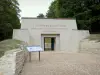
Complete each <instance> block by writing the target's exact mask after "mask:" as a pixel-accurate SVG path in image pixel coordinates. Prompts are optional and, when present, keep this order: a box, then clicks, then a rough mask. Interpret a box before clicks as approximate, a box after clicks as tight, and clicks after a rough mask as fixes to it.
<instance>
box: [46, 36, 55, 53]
mask: <svg viewBox="0 0 100 75" xmlns="http://www.w3.org/2000/svg"><path fill="white" fill-rule="evenodd" d="M45 43H49V44H50V45H51V46H49V47H48V48H47V47H46V44H45ZM54 49H55V37H44V50H45V51H54Z"/></svg>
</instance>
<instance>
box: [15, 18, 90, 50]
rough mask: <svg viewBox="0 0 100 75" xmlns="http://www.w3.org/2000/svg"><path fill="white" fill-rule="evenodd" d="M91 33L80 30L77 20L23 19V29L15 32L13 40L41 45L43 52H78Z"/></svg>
mask: <svg viewBox="0 0 100 75" xmlns="http://www.w3.org/2000/svg"><path fill="white" fill-rule="evenodd" d="M88 36H89V31H87V30H78V29H77V24H76V20H75V19H46V18H44V19H41V18H31V17H23V18H22V21H21V29H14V30H13V38H14V39H18V40H22V41H25V42H27V43H28V44H29V45H39V46H41V47H42V49H43V50H52V51H67V52H77V51H78V50H79V43H80V41H81V40H83V39H84V38H86V37H88Z"/></svg>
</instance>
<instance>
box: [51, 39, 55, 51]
mask: <svg viewBox="0 0 100 75" xmlns="http://www.w3.org/2000/svg"><path fill="white" fill-rule="evenodd" d="M54 48H55V38H51V50H54Z"/></svg>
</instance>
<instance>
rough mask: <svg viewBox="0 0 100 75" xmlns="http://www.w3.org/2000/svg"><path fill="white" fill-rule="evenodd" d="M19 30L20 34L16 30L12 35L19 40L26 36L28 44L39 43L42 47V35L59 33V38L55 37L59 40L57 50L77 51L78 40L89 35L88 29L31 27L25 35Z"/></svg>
mask: <svg viewBox="0 0 100 75" xmlns="http://www.w3.org/2000/svg"><path fill="white" fill-rule="evenodd" d="M21 31H23V30H21ZM21 31H20V30H18V32H19V34H20V36H19V35H18V32H17V31H16V32H17V35H16V34H15V36H14V37H17V38H18V39H19V40H22V38H24V40H25V39H26V40H27V37H28V40H27V42H28V43H29V44H30V45H40V46H41V47H43V42H44V41H43V39H42V35H46V34H48V36H49V37H50V35H51V34H52V35H56V34H59V39H57V40H59V48H56V50H57V51H58V50H59V51H67V52H77V51H79V44H80V41H81V40H83V39H84V38H86V37H88V36H89V31H84V30H82V31H81V30H68V29H50V30H49V29H48V30H44V29H31V30H30V31H29V33H30V34H28V33H27V34H25V35H23V33H22V32H21ZM16 32H15V33H16ZM23 32H24V31H23ZM41 34H42V35H41ZM49 34H50V35H49ZM26 35H27V37H26ZM30 36H31V37H30ZM19 37H21V38H19ZM56 37H57V36H56ZM17 38H16V39H17ZM14 39H15V38H14ZM57 40H56V42H57ZM22 41H23V40H22ZM43 49H44V48H43Z"/></svg>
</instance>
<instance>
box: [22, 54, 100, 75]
mask: <svg viewBox="0 0 100 75" xmlns="http://www.w3.org/2000/svg"><path fill="white" fill-rule="evenodd" d="M21 75H100V56H99V55H95V54H84V53H66V52H41V61H40V62H39V61H38V53H32V61H31V62H29V61H28V60H27V62H26V63H25V66H24V69H23V71H22V73H21Z"/></svg>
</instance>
